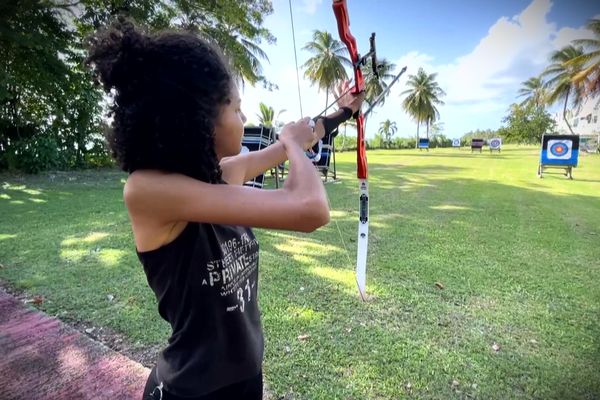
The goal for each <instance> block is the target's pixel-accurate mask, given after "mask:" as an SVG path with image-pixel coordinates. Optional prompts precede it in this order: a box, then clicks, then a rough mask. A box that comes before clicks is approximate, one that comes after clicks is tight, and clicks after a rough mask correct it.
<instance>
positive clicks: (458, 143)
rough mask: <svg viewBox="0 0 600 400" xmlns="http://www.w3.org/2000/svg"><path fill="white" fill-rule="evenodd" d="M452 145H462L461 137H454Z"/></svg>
mask: <svg viewBox="0 0 600 400" xmlns="http://www.w3.org/2000/svg"><path fill="white" fill-rule="evenodd" d="M452 147H460V139H452Z"/></svg>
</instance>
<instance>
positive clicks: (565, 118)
mask: <svg viewBox="0 0 600 400" xmlns="http://www.w3.org/2000/svg"><path fill="white" fill-rule="evenodd" d="M570 91H571V89H569V91H568V92H567V96H566V97H565V105H564V107H563V119H564V120H565V123H566V124H567V126H568V127H569V130H570V131H571V135H574V134H575V132H573V129H572V128H571V124H569V121H568V120H567V103H568V102H569V92H570Z"/></svg>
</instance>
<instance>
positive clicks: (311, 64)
mask: <svg viewBox="0 0 600 400" xmlns="http://www.w3.org/2000/svg"><path fill="white" fill-rule="evenodd" d="M303 50H308V51H310V52H311V53H312V54H313V56H312V57H311V58H309V59H308V61H306V62H305V63H304V65H302V67H303V68H306V71H305V72H304V76H305V77H306V78H308V79H309V80H310V81H311V82H312V83H313V84H315V83H316V84H317V85H318V87H319V89H324V90H325V93H326V95H325V96H326V97H325V105H326V106H327V105H328V104H329V90H330V89H331V88H332V87H333V85H334V84H335V82H337V81H340V80H343V79H348V74H347V73H346V70H345V68H344V66H348V67H352V63H351V62H350V60H349V59H348V58H346V57H345V55H346V54H348V49H347V48H346V46H345V45H344V44H343V43H342V42H340V41H339V40H337V39H334V38H333V36H331V33H329V32H325V31H318V30H315V31H314V32H313V40H312V42H308V43H307V44H306V45H305V46H304V47H303Z"/></svg>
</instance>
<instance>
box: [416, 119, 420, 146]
mask: <svg viewBox="0 0 600 400" xmlns="http://www.w3.org/2000/svg"><path fill="white" fill-rule="evenodd" d="M419 125H421V121H419V120H417V141H416V142H415V149H418V148H419Z"/></svg>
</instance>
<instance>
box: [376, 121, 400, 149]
mask: <svg viewBox="0 0 600 400" xmlns="http://www.w3.org/2000/svg"><path fill="white" fill-rule="evenodd" d="M397 131H398V128H397V127H396V122H392V121H390V120H389V119H386V120H385V121H383V122H381V123H380V124H379V131H378V133H379V134H380V135H381V136H382V137H384V138H385V144H386V147H388V148H389V147H390V144H391V143H392V136H394V134H395V133H396V132H397Z"/></svg>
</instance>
